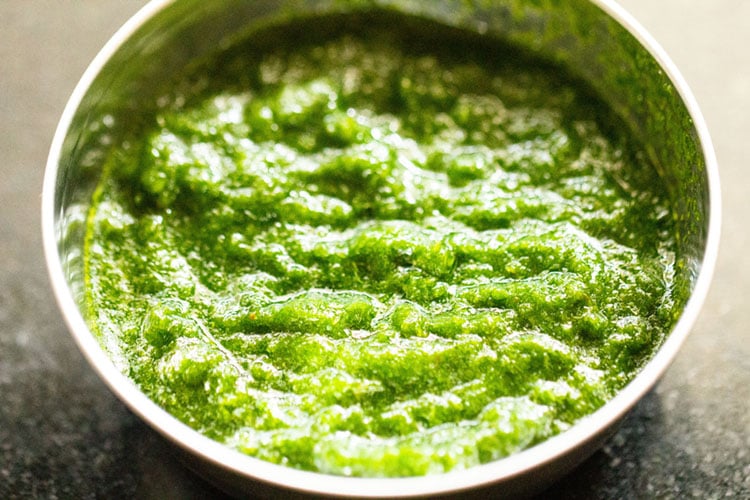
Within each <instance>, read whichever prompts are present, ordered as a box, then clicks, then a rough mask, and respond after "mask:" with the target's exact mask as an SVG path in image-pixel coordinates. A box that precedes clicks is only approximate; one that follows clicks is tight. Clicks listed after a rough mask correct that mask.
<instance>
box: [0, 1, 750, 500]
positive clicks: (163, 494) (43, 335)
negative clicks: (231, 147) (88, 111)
mask: <svg viewBox="0 0 750 500" xmlns="http://www.w3.org/2000/svg"><path fill="white" fill-rule="evenodd" d="M142 3H143V2H142V1H135V0H118V1H116V2H113V1H103V0H78V1H61V0H2V1H0V179H1V182H0V498H94V497H96V498H111V497H137V498H216V497H220V496H221V494H220V492H218V491H216V490H214V489H213V488H212V487H211V486H210V485H208V484H206V483H205V482H203V481H202V480H201V479H199V478H198V477H197V476H195V475H194V474H192V473H191V472H189V471H188V470H186V469H185V468H183V467H182V465H181V464H180V462H179V461H178V460H177V459H176V458H175V457H174V456H173V455H172V453H171V451H170V449H169V447H168V445H167V444H166V443H165V442H164V441H163V440H162V439H161V438H160V437H159V436H158V435H156V434H155V433H154V432H153V431H151V430H150V429H149V428H148V427H147V426H146V425H144V424H143V423H141V421H140V420H139V419H138V418H137V417H135V416H134V415H133V414H131V413H130V412H129V411H128V410H127V409H126V408H125V407H124V406H123V405H122V404H121V403H120V402H119V401H118V400H117V399H116V398H115V397H114V396H113V395H112V394H111V393H110V392H109V390H108V389H107V388H106V386H105V385H104V384H103V383H102V382H101V381H99V379H98V378H97V376H96V375H95V374H94V373H93V371H92V370H91V369H90V368H89V367H88V365H87V363H86V361H85V360H84V359H83V357H82V356H81V355H80V354H79V352H78V349H77V347H76V345H75V344H74V342H73V340H72V339H71V337H70V336H69V334H68V333H67V331H66V328H65V326H64V324H63V322H62V319H61V317H60V314H59V312H58V311H57V307H56V306H55V303H54V299H53V297H52V294H51V291H50V289H49V286H48V282H47V276H46V270H45V266H44V260H43V257H42V251H41V236H40V228H39V194H40V192H41V182H42V175H43V170H44V163H45V160H46V155H47V150H48V148H49V143H50V141H51V139H52V135H53V133H54V128H55V126H56V123H57V120H58V118H59V116H60V114H61V112H62V109H63V106H64V104H65V101H66V100H67V98H68V96H69V94H70V92H71V91H72V89H73V87H74V85H75V83H76V82H77V80H78V78H79V77H80V75H81V74H82V73H83V71H84V69H85V67H86V66H87V65H88V63H89V61H90V60H91V59H92V58H93V56H94V55H95V54H96V52H97V51H98V49H99V48H100V47H101V46H102V45H103V44H104V42H105V41H106V40H107V38H109V36H111V34H112V33H113V32H114V31H115V30H116V29H117V27H119V25H121V24H122V23H123V22H124V21H125V20H126V19H127V18H128V17H129V16H130V15H131V14H132V13H134V12H135V11H136V10H137V9H138V7H140V6H141V5H142ZM621 3H622V5H623V6H624V7H625V8H626V9H628V10H629V11H630V12H631V13H632V14H633V15H635V17H636V18H637V19H639V20H640V22H641V23H642V24H644V25H645V26H646V28H647V29H649V31H650V32H651V33H652V35H654V37H655V38H656V39H657V40H659V42H660V43H661V44H662V45H663V46H664V48H665V49H666V50H667V52H668V53H669V54H670V56H671V57H672V59H673V60H674V61H675V62H676V63H677V66H678V67H679V68H680V70H681V71H682V73H683V75H684V76H685V78H686V79H687V81H688V83H689V84H690V86H691V88H692V89H693V91H694V93H695V95H696V97H697V99H698V102H699V104H700V105H701V107H702V109H703V112H704V114H705V116H706V119H707V121H708V125H709V128H710V130H711V133H712V136H713V139H714V144H715V146H716V150H717V155H718V159H719V164H720V170H721V176H722V181H723V188H724V189H723V194H724V211H725V217H724V231H723V240H722V249H721V254H720V261H719V265H718V269H717V273H716V279H715V282H714V285H713V288H712V290H711V293H710V295H709V297H708V300H707V303H706V305H705V307H704V309H703V312H702V314H701V316H700V319H699V321H698V324H697V325H696V327H695V329H694V331H693V334H692V336H691V337H690V338H689V340H688V341H687V343H686V344H685V346H684V348H683V350H682V351H681V352H680V354H679V356H678V358H677V359H676V361H675V363H674V365H673V366H672V367H671V368H670V370H669V371H668V372H667V374H666V376H665V377H664V378H663V380H662V381H661V383H660V384H659V385H658V386H657V387H656V388H655V390H653V391H652V392H651V393H650V394H649V395H647V396H646V397H645V398H644V399H643V400H642V401H641V402H640V403H639V404H638V405H637V406H636V408H635V409H634V410H633V411H632V412H631V413H630V415H629V416H628V417H627V419H626V420H625V422H624V424H623V426H622V427H621V429H620V430H619V432H618V433H617V434H616V435H615V436H614V437H613V438H611V439H610V440H609V442H607V444H606V445H605V446H604V448H603V449H602V450H601V451H599V452H597V453H595V454H594V455H593V456H592V457H591V458H590V459H589V460H588V461H586V462H585V463H584V464H583V465H581V466H580V467H579V468H578V469H576V470H575V471H574V472H573V473H572V474H570V475H569V476H567V477H566V478H564V479H563V480H562V481H561V482H559V483H558V484H556V485H554V486H553V487H552V488H551V489H550V490H548V491H547V492H546V493H545V494H544V495H542V497H543V498H586V499H588V498H601V499H610V498H690V497H695V498H724V497H727V498H746V499H747V498H750V333H748V327H749V326H750V307H747V305H746V301H747V299H748V297H750V265H749V264H750V256H748V252H747V251H746V249H747V248H748V247H749V243H750V241H749V240H750V231H748V230H747V220H748V217H750V197H748V196H747V194H746V193H747V191H748V187H750V171H748V170H747V160H748V159H749V158H748V155H747V153H746V152H747V150H748V146H747V145H748V140H749V139H748V138H750V51H748V50H747V47H750V2H747V1H745V0H712V1H710V2H706V1H698V0H659V1H658V2H652V1H650V0H622V1H621Z"/></svg>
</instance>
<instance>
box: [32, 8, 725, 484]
mask: <svg viewBox="0 0 750 500" xmlns="http://www.w3.org/2000/svg"><path fill="white" fill-rule="evenodd" d="M374 7H378V8H388V9H395V10H398V11H403V12H406V13H410V14H414V15H418V16H422V17H425V18H428V19H432V20H437V21H439V22H442V23H444V24H447V25H453V26H457V27H461V28H465V29H469V30H474V31H478V32H481V33H484V34H486V35H487V36H494V37H498V38H501V39H504V40H506V41H507V42H509V43H513V44H517V45H520V46H523V47H525V48H527V49H529V50H531V51H533V52H535V53H537V54H539V55H540V56H541V57H544V58H546V59H549V60H552V61H555V62H558V63H560V64H562V65H565V66H567V67H568V68H569V69H570V70H571V71H572V72H573V73H574V74H575V75H577V76H579V77H581V78H583V79H584V80H586V81H587V82H588V83H589V84H590V85H591V86H593V87H594V89H596V91H597V92H599V94H601V96H602V97H603V98H604V100H605V101H606V102H607V103H608V104H609V105H610V106H612V107H613V108H614V109H615V110H616V111H617V112H618V113H619V114H620V115H621V116H622V117H623V118H624V120H625V121H626V122H627V123H628V124H629V125H630V126H631V127H632V128H633V130H634V131H635V133H636V135H637V136H638V139H640V140H641V141H642V143H643V145H644V147H645V149H646V152H647V154H648V155H649V156H650V157H651V159H652V160H653V162H654V163H655V164H656V165H657V167H658V168H660V169H661V173H662V177H663V179H664V182H666V183H667V184H668V186H669V188H670V190H671V193H672V195H673V198H674V200H675V203H674V205H675V210H676V212H677V221H678V232H679V261H678V277H677V291H678V295H680V297H681V300H682V305H683V309H682V315H681V317H680V319H679V321H678V322H677V323H676V325H675V326H674V328H673V330H672V331H671V333H670V334H669V336H668V337H667V338H666V340H665V342H664V343H663V345H662V346H661V347H660V348H659V350H658V351H657V352H656V353H655V355H654V356H653V358H652V359H651V361H650V362H649V363H648V364H647V365H646V366H645V367H644V368H643V369H642V371H641V372H640V373H639V374H638V375H637V376H636V377H635V379H634V380H633V381H632V382H631V383H630V384H629V385H628V386H627V387H625V388H624V389H623V390H622V391H621V392H620V393H619V394H618V395H617V396H616V397H615V398H614V399H613V400H612V401H610V402H609V403H607V404H606V405H604V406H603V407H602V408H601V409H600V410H598V411H597V412H595V413H594V414H592V415H590V416H588V417H586V418H584V419H583V420H581V421H580V422H579V423H578V424H576V425H575V426H573V427H572V428H571V429H570V430H568V431H566V432H564V433H563V434H560V435H558V436H556V437H553V438H551V439H549V440H547V441H545V442H543V443H541V444H539V445H537V446H534V447H532V448H530V449H528V450H526V451H523V452H521V453H518V454H516V455H513V456H510V457H508V458H505V459H502V460H499V461H496V462H492V463H489V464H486V465H481V466H477V467H474V468H471V469H469V470H464V471H456V472H450V473H446V474H442V475H436V476H429V477H414V478H401V479H362V478H347V477H336V476H328V475H324V474H318V473H312V472H304V471H300V470H293V469H289V468H286V467H283V466H280V465H274V464H271V463H267V462H264V461H261V460H258V459H255V458H251V457H248V456H245V455H242V454H240V453H238V452H235V451H232V450H230V449H229V448H227V447H225V446H223V445H221V444H219V443H217V442H214V441H212V440H210V439H208V438H206V437H204V436H202V435H201V434H199V433H197V432H196V431H194V430H192V429H190V428H188V427H187V426H185V425H184V424H182V423H180V422H179V421H177V420H176V419H175V418H173V417H172V416H170V415H169V414H167V413H166V412H165V411H164V410H162V409H161V408H159V407H158V406H156V405H155V404H154V403H153V402H152V401H150V400H149V399H148V398H147V397H146V396H145V395H144V394H143V393H141V392H140V391H139V389H138V388H137V387H136V386H135V385H134V384H133V383H132V382H131V381H130V380H129V379H128V378H127V377H125V376H124V375H123V374H122V373H121V371H120V370H119V369H118V367H117V366H115V364H114V363H113V361H112V360H111V358H110V356H109V355H108V349H107V346H106V345H104V344H102V343H100V341H99V339H97V338H96V337H95V336H94V335H93V334H92V333H91V331H90V330H89V328H88V326H87V322H86V319H85V318H84V316H83V314H82V311H83V310H84V308H83V286H84V284H83V263H82V248H83V234H84V229H85V217H86V211H87V210H88V208H89V205H90V202H91V197H92V192H93V189H94V187H95V185H96V182H97V180H98V178H99V175H100V173H101V166H100V162H99V161H98V160H99V158H100V157H99V153H98V151H99V150H100V149H101V146H102V144H106V142H107V140H108V135H109V134H110V133H111V132H112V129H116V128H117V126H118V120H119V117H121V116H125V115H127V114H130V113H135V112H137V111H138V110H141V109H144V108H148V107H149V106H151V105H152V104H150V103H153V102H154V101H155V100H156V99H157V98H158V96H159V95H161V94H162V93H164V92H165V90H166V88H167V87H166V86H167V85H168V82H169V75H173V74H174V73H175V72H177V71H179V70H180V69H181V68H183V67H184V66H185V65H186V64H188V63H190V62H191V61H194V60H196V59H197V58H201V57H206V56H208V55H210V54H211V53H212V52H214V51H216V50H218V49H220V48H222V47H225V46H226V45H227V44H228V43H230V41H231V40H232V39H233V38H236V37H237V36H239V35H241V34H243V33H248V32H251V31H252V30H253V29H255V28H258V27H261V26H264V25H268V24H269V23H273V22H282V21H284V19H286V18H289V17H292V16H298V15H302V14H313V13H320V12H339V11H340V12H346V11H353V10H360V9H369V8H374ZM719 222H720V200H719V183H718V171H717V166H716V160H715V157H714V152H713V149H712V146H711V141H710V138H709V135H708V132H707V130H706V125H705V123H704V121H703V118H702V116H701V114H700V112H699V110H698V107H697V105H696V102H695V99H694V98H693V96H692V94H691V93H690V91H689V90H688V88H687V85H686V84H685V82H684V81H683V79H682V77H681V76H680V74H679V73H678V71H677V70H676V68H675V67H674V65H673V64H672V63H671V62H670V60H669V59H668V58H667V56H666V55H665V54H664V52H663V51H662V50H661V49H660V48H659V46H658V45H657V44H656V43H655V42H654V40H653V39H652V38H651V37H650V36H649V35H648V34H647V33H646V32H645V31H644V30H643V29H642V28H641V27H640V26H639V25H638V24H637V23H636V22H635V21H634V20H633V19H632V18H631V17H630V16H629V15H628V14H627V13H626V12H624V11H623V10H622V8H620V7H619V6H618V5H617V4H615V3H614V2H613V1H611V0H567V1H565V2H557V1H554V2H553V1H548V2H538V1H534V2H532V1H529V0H494V1H491V0H488V1H478V0H477V1H474V2H466V1H463V0H440V1H436V0H401V1H397V0H357V1H353V0H276V1H272V0H256V1H253V2H247V1H245V0H225V1H222V2H204V1H203V0H180V1H169V0H157V1H153V2H152V3H150V4H148V5H147V6H146V7H144V8H143V9H142V10H141V11H140V12H138V14H136V15H135V16H134V17H133V18H132V19H131V20H130V21H128V22H127V24H125V25H124V26H123V27H122V29H120V30H119V31H118V32H117V34H115V36H114V37H113V38H112V39H111V40H110V41H109V43H107V45H106V46H105V47H104V48H103V49H102V51H101V52H100V53H99V55H98V56H97V57H96V59H95V60H94V61H93V62H92V63H91V65H90V66H89V68H88V70H87V71H86V73H85V74H84V75H83V77H82V79H81V81H80V82H79V84H78V86H77V87H76V89H75V91H74V92H73V95H72V96H71V98H70V101H69V102H68V104H67V107H66V108H65V111H64V113H63V115H62V118H61V119H60V123H59V126H58V128H57V133H56V134H55V137H54V140H53V143H52V147H51V151H50V155H49V160H48V163H47V170H46V176H45V180H44V192H43V200H42V223H43V233H44V234H43V236H44V250H45V253H46V259H47V265H48V267H49V273H50V276H51V281H52V285H53V288H54V292H55V294H56V297H57V300H58V302H59V305H60V308H61V310H62V313H63V315H64V317H65V320H66V321H67V324H68V327H69V329H70V331H71V333H72V335H73V337H74V338H75V340H76V342H77V343H78V345H79V347H80V349H81V351H82V352H83V353H84V355H85V356H86V357H87V359H88V361H89V363H91V366H92V367H93V368H94V369H95V370H96V371H97V372H98V373H99V376H100V377H101V378H102V380H104V381H105V382H106V383H107V384H108V385H109V387H110V388H111V389H112V391H113V392H114V393H115V394H116V395H117V396H118V397H119V398H120V399H121V400H122V401H123V402H124V403H125V404H127V405H128V406H129V407H130V409H131V410H133V411H134V412H135V413H137V414H138V415H140V417H141V418H143V420H145V421H146V422H147V423H148V424H150V425H151V426H152V427H154V428H155V429H156V430H158V431H159V432H160V433H161V434H162V435H163V436H165V437H166V438H168V439H169V440H171V441H172V442H173V443H175V444H176V445H177V446H178V448H179V449H180V450H182V452H183V455H184V457H185V458H186V461H187V462H188V463H189V464H190V465H191V467H193V468H194V469H195V470H196V471H197V472H198V473H200V474H203V475H204V476H206V477H208V478H209V479H211V480H213V481H214V482H216V483H217V484H219V485H220V486H221V487H223V488H225V489H227V490H229V491H231V492H233V493H237V494H245V495H249V494H253V495H266V494H272V493H278V492H280V491H283V492H284V493H285V494H287V495H288V494H292V493H297V494H318V495H329V496H346V497H358V496H366V497H410V496H434V495H437V494H464V493H467V492H468V490H470V491H471V492H472V493H474V494H479V493H491V494H493V495H495V494H502V495H512V494H518V493H530V492H533V491H536V490H539V489H541V488H543V487H545V486H547V485H549V484H550V483H551V482H552V481H554V480H555V479H557V478H559V477H561V476H562V475H563V474H565V473H567V472H568V471H570V470H571V469H572V468H573V467H574V466H576V465H577V464H578V463H580V462H581V461H582V460H583V459H585V458H586V457H588V456H589V455H590V454H591V453H592V452H593V451H595V450H596V449H597V448H598V447H600V446H601V444H602V442H603V441H604V439H606V437H607V436H609V435H610V434H611V433H612V432H613V430H614V429H615V428H616V425H617V423H618V422H619V421H620V420H621V419H622V418H623V416H624V415H625V414H626V412H627V411H628V410H629V409H630V408H631V407H632V406H633V405H634V404H635V403H636V402H637V401H638V400H639V399H640V398H641V397H642V396H643V395H644V394H645V393H646V392H647V391H648V390H649V389H650V388H651V387H652V386H653V385H654V383H655V382H656V381H657V379H658V378H659V377H660V376H661V375H662V373H663V372H664V371H665V370H666V369H667V367H668V365H669V364H670V362H671V361H672V359H673V358H674V357H675V355H676V353H677V350H678V349H679V347H680V345H681V344H682V343H683V341H684V340H685V338H686V336H687V335H688V332H689V330H690V328H691V326H692V325H693V323H694V321H695V319H696V317H697V315H698V312H699V309H700V307H701V304H702V302H703V300H704V297H705V296H706V293H707V290H708V286H709V281H710V279H711V275H712V272H713V268H714V263H715V261H716V256H717V247H718V241H719Z"/></svg>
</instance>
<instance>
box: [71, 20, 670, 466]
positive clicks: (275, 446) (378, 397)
mask: <svg viewBox="0 0 750 500" xmlns="http://www.w3.org/2000/svg"><path fill="white" fill-rule="evenodd" d="M319 24H320V23H319ZM347 24H348V28H346V26H347ZM315 26H316V21H315V20H313V21H311V22H310V24H309V25H304V24H303V29H299V27H297V28H296V29H295V30H290V33H287V36H286V37H285V38H283V39H286V40H288V41H287V42H286V43H276V44H270V43H265V45H264V44H263V42H262V40H261V39H260V38H259V39H258V40H261V41H257V43H255V42H253V41H252V40H251V42H248V43H245V44H242V45H240V46H239V48H234V49H232V50H230V51H228V52H226V53H225V54H224V55H222V56H221V57H218V58H216V59H214V61H213V62H212V63H211V64H213V66H201V67H198V68H194V69H193V70H192V72H190V73H189V75H188V76H186V77H185V78H184V80H182V81H181V82H180V83H179V84H177V85H176V87H175V88H177V89H178V92H176V93H175V94H174V95H173V96H172V97H169V98H165V99H163V101H164V102H160V108H159V110H158V111H157V112H155V113H153V114H152V115H151V116H150V118H148V119H142V120H141V122H143V123H141V124H139V125H138V126H135V125H134V126H133V130H132V131H131V133H130V134H129V135H128V134H124V135H123V137H122V138H120V140H119V142H118V143H117V147H114V148H112V149H111V152H110V153H108V154H107V156H106V160H105V165H104V174H103V177H102V180H101V183H100V185H99V188H98V190H97V192H96V195H95V200H94V201H95V202H94V205H93V208H92V209H91V211H90V214H89V218H88V223H87V240H86V249H85V263H86V284H87V301H88V314H89V318H90V321H91V323H92V326H93V328H95V330H96V331H97V332H98V334H99V336H100V339H101V341H102V343H103V344H104V345H106V346H107V349H108V350H109V351H110V352H111V353H112V356H113V358H114V359H115V361H116V362H117V363H118V365H119V366H120V367H121V368H122V370H123V371H124V372H125V373H126V374H127V375H128V376H130V377H131V378H132V379H133V381H134V382H135V383H136V384H137V385H138V386H139V387H140V388H141V389H142V390H143V391H144V392H145V393H146V394H147V395H148V396H149V397H151V398H152V399H153V400H154V401H155V402H156V403H158V404H159V405H161V406H162V407H163V408H165V409H166V410H167V411H168V412H170V413H171V414H173V415H174V416H176V417H177V418H179V419H180V420H181V421H183V422H185V423H186V424H188V425H189V426H191V427H193V428H195V429H197V430H198V431H200V432H202V433H204V434H205V435H207V436H209V437H211V438H214V439H216V440H218V441H221V442H223V443H225V444H226V445H227V446H229V447H232V448H234V449H237V450H239V451H241V452H243V453H246V454H249V455H252V456H255V457H258V458H261V459H264V460H268V461H271V462H276V463H279V464H284V465H288V466H291V467H295V468H301V469H306V470H313V471H320V472H324V473H331V474H341V475H353V476H412V475H423V474H433V473H441V472H445V471H449V470H456V469H463V468H467V467H471V466H474V465H476V464H481V463H485V462H489V461H492V460H497V459H499V458H502V457H505V456H507V455H509V454H512V453H514V452H517V451H519V450H522V449H524V448H527V447H529V446H532V445H534V444H536V443H539V442H540V441H542V440H545V439H546V438H548V437H550V436H552V435H554V434H557V433H559V432H561V431H564V430H565V429H566V428H568V427H570V426H571V425H572V424H574V423H575V422H576V421H577V420H579V419H580V418H581V417H583V416H585V415H587V414H590V413H591V412H593V411H594V410H596V409H597V408H599V407H600V406H601V405H602V404H603V403H604V402H606V401H607V400H608V399H610V398H611V397H612V396H613V395H614V394H615V393H616V392H617V391H618V390H619V389H620V388H622V387H623V386H624V385H625V384H626V383H627V382H628V381H629V380H630V379H631V378H632V377H633V376H634V374H635V373H636V372H637V370H638V369H639V367H640V366H641V365H642V364H643V363H644V362H645V361H646V360H647V359H648V358H649V356H650V355H651V353H652V352H653V351H654V349H655V348H656V347H658V345H659V343H660V342H661V340H662V338H663V336H664V335H665V332H667V331H668V330H669V328H670V327H671V325H672V324H673V322H674V320H675V316H676V314H677V312H676V310H675V309H676V308H675V306H674V304H673V299H672V280H673V273H674V270H673V267H674V260H675V257H674V251H675V250H674V247H675V243H674V237H673V234H672V233H673V229H672V224H673V222H672V215H671V211H670V206H669V200H668V197H667V195H666V191H665V190H664V188H663V187H660V186H662V184H663V183H662V182H661V181H660V180H659V177H658V175H657V174H656V172H655V169H654V168H653V166H652V165H651V164H649V162H648V161H646V160H645V156H644V155H642V154H639V152H638V148H637V146H636V145H634V144H633V142H632V141H631V140H630V139H629V133H628V131H627V129H626V128H625V127H624V126H623V125H622V123H621V122H620V121H618V120H617V119H616V117H614V116H613V114H612V113H610V112H609V111H608V110H607V108H606V106H602V105H601V103H599V102H598V101H597V100H596V99H595V98H594V97H593V96H592V95H591V94H590V93H589V92H588V91H587V90H586V87H585V86H584V85H581V84H580V82H576V81H575V80H573V79H571V78H569V77H567V76H566V75H565V73H564V72H562V71H560V70H559V69H556V68H550V67H548V66H547V65H546V64H544V63H542V62H538V61H536V62H535V61H533V60H528V58H527V57H526V56H525V55H524V54H520V53H518V52H517V51H514V50H513V49H512V48H508V47H504V46H502V45H501V44H500V42H497V41H487V40H483V39H482V38H481V37H479V36H476V37H474V36H473V35H470V34H467V33H456V32H452V31H448V30H447V29H446V31H445V33H443V32H440V31H439V30H437V29H436V28H435V29H430V30H422V31H419V30H416V31H414V30H411V28H410V26H411V24H409V23H405V24H403V25H402V26H399V25H398V24H396V25H391V26H390V29H388V30H384V29H381V28H382V26H381V27H380V28H379V27H378V25H377V23H373V25H372V26H368V23H367V22H362V23H359V24H358V23H356V22H351V23H343V26H344V28H346V29H338V28H337V29H332V28H330V29H319V30H317V31H316V28H315ZM428 31H429V32H430V33H432V35H425V34H424V33H426V32H428ZM300 33H304V34H300ZM295 34H296V35H295ZM430 36H432V37H435V38H433V39H431V38H430ZM438 38H439V39H440V40H442V41H443V42H442V43H436V40H437V39H438ZM280 39H282V38H280ZM253 43H255V45H253ZM253 47H255V48H256V49H257V47H262V48H263V50H253ZM206 75H215V76H206Z"/></svg>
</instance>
